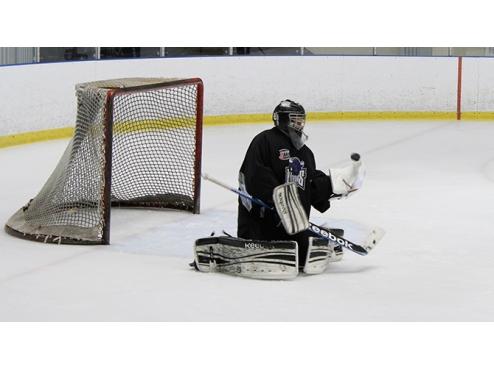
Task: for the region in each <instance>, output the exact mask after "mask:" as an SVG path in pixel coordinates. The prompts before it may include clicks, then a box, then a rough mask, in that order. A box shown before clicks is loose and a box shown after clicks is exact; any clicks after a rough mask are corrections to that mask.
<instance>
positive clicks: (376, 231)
mask: <svg viewBox="0 0 494 370" xmlns="http://www.w3.org/2000/svg"><path fill="white" fill-rule="evenodd" d="M384 234H386V232H385V231H384V229H381V228H380V227H374V228H373V229H372V231H371V232H370V234H369V236H368V238H367V240H366V241H365V244H364V246H365V249H366V250H367V252H370V251H371V250H372V249H374V247H375V246H376V245H377V244H378V243H379V242H380V241H381V239H382V238H383V237H384Z"/></svg>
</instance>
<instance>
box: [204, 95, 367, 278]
mask: <svg viewBox="0 0 494 370" xmlns="http://www.w3.org/2000/svg"><path fill="white" fill-rule="evenodd" d="M273 122H274V127H272V128H271V129H268V130H265V131H263V132H261V133H259V134H258V135H257V136H255V137H254V139H253V140H252V142H251V144H250V146H249V148H248V150H247V153H246V154H245V158H244V161H243V163H242V165H241V167H240V171H239V185H238V189H233V188H230V190H232V191H234V192H235V193H237V194H238V195H239V200H238V219H237V221H238V226H237V237H232V236H219V237H213V236H212V237H209V238H202V239H199V240H197V241H196V243H195V246H194V256H195V261H194V266H195V268H196V269H198V270H199V271H218V272H225V273H230V274H235V275H241V276H247V277H254V278H263V279H285V278H293V277H295V276H296V275H297V274H298V273H299V271H304V272H306V273H309V274H314V273H320V272H322V271H324V269H325V268H326V267H327V266H328V264H329V263H330V262H334V261H338V260H340V259H341V257H342V253H343V250H342V246H343V247H344V246H347V247H348V245H345V240H344V239H343V230H338V229H337V230H335V229H333V230H331V229H329V230H324V229H323V228H321V227H316V226H315V225H313V224H311V223H310V222H309V221H308V218H309V216H310V211H311V207H314V208H315V209H317V210H318V211H319V212H325V211H327V210H328V209H329V207H330V200H332V199H344V198H347V197H348V196H350V195H352V194H354V193H355V191H357V190H358V189H360V187H361V186H362V182H363V178H364V169H363V167H362V163H361V161H360V156H359V155H358V154H354V155H352V161H351V163H350V164H349V165H348V166H346V167H344V168H336V169H330V170H329V172H327V173H325V172H323V171H321V170H318V169H317V168H316V162H315V158H314V154H313V153H312V151H311V149H310V148H309V147H308V146H307V145H306V141H307V138H308V137H307V135H306V134H305V133H304V126H305V122H306V114H305V109H304V108H303V106H302V105H300V104H298V103H296V102H294V101H292V100H288V99H287V100H283V101H282V102H280V103H279V104H278V105H277V106H276V107H275V109H274V111H273ZM204 177H205V178H206V179H208V180H211V181H213V182H216V183H217V184H219V185H221V186H224V187H227V188H228V186H227V185H224V184H222V183H220V182H219V181H218V180H215V179H212V178H210V177H209V176H207V175H206V176H204ZM321 236H322V237H321ZM349 245H351V243H349ZM365 253H367V250H363V252H362V253H361V254H365Z"/></svg>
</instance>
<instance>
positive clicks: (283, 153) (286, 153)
mask: <svg viewBox="0 0 494 370" xmlns="http://www.w3.org/2000/svg"><path fill="white" fill-rule="evenodd" d="M279 152H280V156H279V157H278V158H279V159H281V160H282V161H287V160H289V159H290V150H288V149H280V150H279Z"/></svg>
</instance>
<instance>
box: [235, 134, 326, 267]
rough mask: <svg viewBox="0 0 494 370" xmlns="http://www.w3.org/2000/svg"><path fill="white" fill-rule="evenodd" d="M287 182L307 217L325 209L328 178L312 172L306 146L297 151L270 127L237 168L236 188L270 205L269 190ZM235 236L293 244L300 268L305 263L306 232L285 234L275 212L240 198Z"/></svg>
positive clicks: (271, 192) (288, 141)
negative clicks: (288, 241)
mask: <svg viewBox="0 0 494 370" xmlns="http://www.w3.org/2000/svg"><path fill="white" fill-rule="evenodd" d="M287 182H294V183H296V184H297V188H298V191H299V195H300V200H301V202H302V205H303V207H304V209H305V211H306V213H307V215H308V216H309V215H310V209H311V206H313V207H314V208H316V209H317V210H318V211H320V212H324V211H326V210H327V209H328V208H329V197H330V195H331V194H332V189H331V179H330V177H329V176H328V175H326V174H325V173H324V172H322V171H319V170H317V169H316V162H315V159H314V154H313V153H312V151H311V150H310V149H309V148H308V147H307V146H306V145H305V146H303V147H302V148H301V149H300V150H297V149H296V148H295V146H293V144H292V142H291V140H290V138H289V137H288V135H286V134H285V133H283V132H282V131H281V130H279V129H278V128H277V127H273V128H272V129H270V130H266V131H263V132H261V133H260V134H258V135H257V136H256V137H254V139H253V140H252V142H251V144H250V146H249V149H248V150H247V153H246V154H245V159H244V161H243V163H242V166H241V167H240V172H239V183H240V188H241V189H242V190H244V191H246V192H247V193H249V194H250V195H252V196H253V197H256V198H259V199H261V200H262V201H264V202H265V203H267V204H269V205H273V189H274V188H275V187H276V186H278V185H281V184H284V183H287ZM237 235H238V236H239V237H240V238H245V239H257V240H296V241H297V242H298V243H299V250H300V256H301V257H302V258H301V261H300V262H301V264H303V262H304V261H305V255H304V253H305V251H306V248H307V243H308V232H302V233H300V234H296V235H288V234H286V232H285V230H284V228H283V226H281V225H280V220H279V218H278V215H277V214H276V212H270V211H266V210H264V209H263V208H261V207H259V206H258V205H256V204H254V203H251V202H250V201H248V200H246V199H245V198H242V197H240V198H239V209H238V228H237ZM302 260H303V261H302Z"/></svg>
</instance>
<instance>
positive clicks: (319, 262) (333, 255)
mask: <svg viewBox="0 0 494 370" xmlns="http://www.w3.org/2000/svg"><path fill="white" fill-rule="evenodd" d="M342 258H343V249H342V248H341V247H340V246H339V245H338V244H336V243H334V242H332V241H329V240H326V239H322V238H314V237H312V236H311V237H309V247H308V248H307V258H306V260H305V266H304V272H305V273H306V274H309V275H315V274H322V273H323V272H324V271H326V269H327V268H328V266H329V264H330V263H332V262H338V261H341V259H342Z"/></svg>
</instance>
